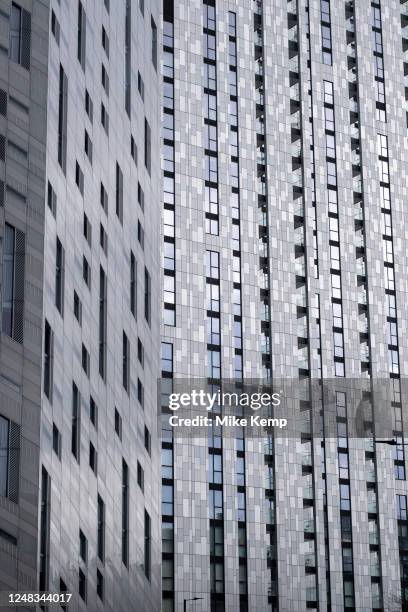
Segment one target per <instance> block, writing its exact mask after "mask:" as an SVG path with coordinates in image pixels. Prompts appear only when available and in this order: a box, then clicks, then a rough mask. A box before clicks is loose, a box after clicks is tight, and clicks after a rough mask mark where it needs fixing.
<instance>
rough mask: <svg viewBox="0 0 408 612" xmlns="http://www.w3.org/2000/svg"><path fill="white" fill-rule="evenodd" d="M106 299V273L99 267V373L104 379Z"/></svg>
mask: <svg viewBox="0 0 408 612" xmlns="http://www.w3.org/2000/svg"><path fill="white" fill-rule="evenodd" d="M107 299H108V283H107V278H106V274H105V272H104V270H103V268H102V266H100V268H99V374H100V376H101V378H102V380H106V354H107V346H106V338H107V314H108V313H107Z"/></svg>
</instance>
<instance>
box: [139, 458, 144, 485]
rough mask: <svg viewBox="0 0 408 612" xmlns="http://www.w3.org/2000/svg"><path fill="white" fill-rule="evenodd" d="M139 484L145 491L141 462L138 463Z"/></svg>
mask: <svg viewBox="0 0 408 612" xmlns="http://www.w3.org/2000/svg"><path fill="white" fill-rule="evenodd" d="M137 484H138V486H139V487H140V489H141V490H142V491H144V470H143V468H142V466H141V465H140V463H139V462H137Z"/></svg>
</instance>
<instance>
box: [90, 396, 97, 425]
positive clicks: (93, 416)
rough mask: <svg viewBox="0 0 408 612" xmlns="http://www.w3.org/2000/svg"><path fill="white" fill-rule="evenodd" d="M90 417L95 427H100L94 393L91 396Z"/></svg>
mask: <svg viewBox="0 0 408 612" xmlns="http://www.w3.org/2000/svg"><path fill="white" fill-rule="evenodd" d="M89 419H90V421H91V423H92V425H93V426H94V427H95V429H98V406H97V404H96V402H95V400H94V398H93V397H92V395H91V396H90V398H89Z"/></svg>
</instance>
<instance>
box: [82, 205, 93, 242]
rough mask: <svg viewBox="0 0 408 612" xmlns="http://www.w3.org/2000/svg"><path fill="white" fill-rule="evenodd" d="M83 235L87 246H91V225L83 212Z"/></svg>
mask: <svg viewBox="0 0 408 612" xmlns="http://www.w3.org/2000/svg"><path fill="white" fill-rule="evenodd" d="M84 236H85V240H86V241H87V243H88V244H89V246H91V245H92V226H91V223H90V221H89V219H88V217H87V215H86V214H85V213H84Z"/></svg>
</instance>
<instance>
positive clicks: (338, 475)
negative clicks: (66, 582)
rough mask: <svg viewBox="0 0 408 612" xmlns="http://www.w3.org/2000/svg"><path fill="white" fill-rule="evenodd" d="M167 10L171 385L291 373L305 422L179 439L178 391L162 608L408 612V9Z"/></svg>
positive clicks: (390, 5)
mask: <svg viewBox="0 0 408 612" xmlns="http://www.w3.org/2000/svg"><path fill="white" fill-rule="evenodd" d="M163 6H164V9H163V41H162V43H163V128H162V138H163V140H162V143H163V147H162V171H163V252H164V257H163V266H164V282H163V286H164V291H163V323H162V373H163V378H164V379H165V381H166V384H167V385H168V388H169V389H172V388H173V389H174V385H176V384H179V381H180V379H184V380H185V381H186V386H187V381H188V380H191V379H195V380H196V381H209V383H210V384H211V385H212V386H213V388H217V387H219V386H220V385H221V381H222V380H225V379H235V380H237V381H244V380H248V379H250V380H253V379H256V380H262V381H264V382H265V381H270V382H273V381H274V380H277V379H281V378H283V379H287V380H289V381H290V380H292V381H293V384H294V385H295V384H296V385H297V388H298V389H299V391H300V392H301V395H299V400H298V409H299V414H302V416H303V418H304V421H305V425H304V428H303V429H301V431H300V432H299V436H297V437H289V438H287V439H283V438H279V437H277V436H275V437H274V436H273V434H272V433H268V432H265V435H264V437H263V439H260V438H254V437H249V436H246V435H245V432H242V434H238V433H237V434H236V435H235V436H226V435H225V432H223V431H222V430H221V429H218V430H213V431H210V432H209V434H208V436H201V438H198V439H195V440H193V439H191V438H188V436H185V437H184V439H181V438H180V437H178V436H177V435H176V434H175V433H174V431H172V430H171V428H169V427H168V422H167V416H166V415H167V414H168V408H167V406H166V399H165V397H164V398H163V401H162V412H163V414H164V418H163V422H164V425H163V432H162V521H163V541H162V597H163V601H162V609H163V611H165V612H176V611H178V610H182V609H183V605H184V600H188V601H186V603H185V605H186V607H187V609H188V610H195V611H196V612H198V611H199V610H207V611H209V610H211V612H224V611H227V612H229V611H232V610H234V611H237V610H240V611H241V612H246V611H249V610H250V611H255V610H256V612H264V611H265V612H266V611H267V610H272V611H274V612H276V611H278V610H279V611H285V612H294V611H295V610H296V611H302V612H303V611H305V610H310V609H315V610H321V611H325V612H326V611H332V612H340V611H341V612H343V611H349V612H351V611H352V610H353V611H357V610H358V611H359V612H363V611H364V612H367V611H370V612H371V611H376V612H379V611H380V610H382V611H388V612H391V611H393V610H401V609H406V606H407V603H408V602H407V598H408V582H407V579H408V574H407V559H408V557H407V554H408V552H407V546H408V545H407V542H408V540H407V525H408V523H407V494H408V488H407V481H406V457H405V452H404V446H403V445H402V444H401V442H402V440H403V439H404V431H406V428H407V422H406V412H405V413H404V411H403V406H404V405H405V406H406V401H407V398H406V389H405V391H404V382H405V379H406V376H407V367H408V366H407V364H408V359H407V357H408V354H407V349H408V346H407V340H406V334H405V333H404V332H405V329H406V325H407V303H408V300H407V290H408V287H407V256H406V250H407V225H406V224H407V216H406V211H405V208H406V207H405V202H404V201H405V199H406V192H407V187H406V179H405V177H406V175H407V169H408V153H407V151H408V149H407V117H408V114H407V110H408V106H407V102H406V99H407V91H408V90H407V81H406V78H407V77H406V74H407V70H408V56H407V53H408V3H407V2H405V1H401V2H394V1H391V0H381V1H380V0H372V1H371V0H354V1H353V0H351V1H350V0H344V1H343V0H289V1H288V0H242V1H241V0H234V1H232V0H231V1H229V0H188V1H184V0H180V1H177V2H176V1H174V2H173V1H172V0H164V4H163ZM324 381H330V384H332V383H333V384H334V387H333V388H334V391H333V393H332V395H331V398H330V405H331V407H332V409H334V411H335V427H336V428H335V429H334V430H333V429H332V430H331V431H327V429H326V428H325V412H326V408H327V398H326V397H325V394H324V393H323V391H322V389H323V386H322V385H321V384H320V383H321V382H324ZM350 381H357V382H356V385H357V386H359V389H360V390H359V393H360V401H361V402H362V404H361V405H363V406H364V405H365V403H366V404H367V408H364V409H363V413H364V414H363V419H362V420H363V425H364V435H363V436H361V434H360V435H359V436H358V437H356V436H351V435H348V428H349V427H351V421H352V420H353V419H354V416H353V415H351V411H352V405H351V404H352V402H351V397H352V393H350V391H349V390H348V389H347V384H349V383H350ZM197 384H198V382H197ZM378 386H380V387H382V388H385V387H387V401H388V403H389V404H387V406H388V407H387V415H388V416H389V418H390V419H391V421H392V423H391V427H390V432H389V435H390V436H391V439H393V440H395V441H397V442H398V444H397V445H394V446H392V445H387V444H377V443H374V442H373V436H374V434H375V435H376V436H377V438H380V439H381V438H382V437H384V430H381V429H380V430H378V429H377V430H376V424H375V422H374V420H373V417H372V410H371V408H370V406H371V405H372V403H373V402H372V401H371V400H372V399H373V393H374V391H375V389H376V388H378ZM316 406H317V407H319V406H320V408H319V409H318V413H317V414H318V416H319V425H318V428H317V430H316V429H313V424H314V420H313V419H312V418H311V417H312V416H314V415H313V414H312V412H313V411H314V407H316ZM320 411H321V412H322V416H321V417H320ZM330 433H331V435H330ZM387 439H388V438H387ZM194 597H197V598H200V599H199V600H196V601H190V600H191V599H193V598H194ZM404 606H405V607H404Z"/></svg>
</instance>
